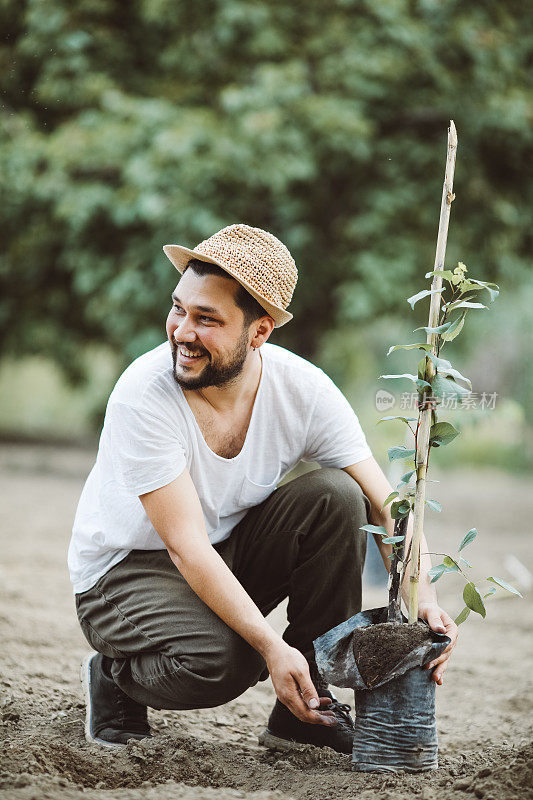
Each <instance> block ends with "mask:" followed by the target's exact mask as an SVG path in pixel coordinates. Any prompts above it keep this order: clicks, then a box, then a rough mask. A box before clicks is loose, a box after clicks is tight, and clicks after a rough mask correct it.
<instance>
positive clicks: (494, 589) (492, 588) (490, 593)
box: [483, 586, 498, 598]
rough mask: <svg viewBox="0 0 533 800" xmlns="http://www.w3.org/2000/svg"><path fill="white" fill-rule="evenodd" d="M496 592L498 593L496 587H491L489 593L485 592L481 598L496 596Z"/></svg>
mask: <svg viewBox="0 0 533 800" xmlns="http://www.w3.org/2000/svg"><path fill="white" fill-rule="evenodd" d="M497 591H498V590H497V589H496V587H495V586H491V587H490V589H489V591H488V592H486V593H485V594H484V595H483V598H485V597H492V595H493V594H496V592H497Z"/></svg>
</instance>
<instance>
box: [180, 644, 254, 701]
mask: <svg viewBox="0 0 533 800" xmlns="http://www.w3.org/2000/svg"><path fill="white" fill-rule="evenodd" d="M175 660H176V662H179V668H178V670H177V677H178V684H179V693H180V696H181V697H183V696H184V695H185V696H186V697H187V702H188V703H190V704H191V705H190V707H192V708H212V707H214V706H219V705H222V704H223V703H228V702H229V701H230V700H234V699H235V698H236V697H239V696H240V695H241V694H243V692H245V691H246V689H248V688H249V687H250V686H253V685H254V684H255V683H257V681H258V680H259V677H260V675H261V673H262V672H263V670H264V668H265V662H264V660H263V658H262V657H261V656H260V655H259V653H257V652H256V651H255V650H254V649H253V648H252V647H251V646H250V645H249V644H248V643H247V642H246V641H245V640H244V639H243V638H242V637H241V636H239V635H238V634H237V633H235V632H234V631H232V630H231V629H230V628H227V629H226V631H225V632H224V634H223V635H222V636H218V637H217V639H216V641H214V642H213V643H212V645H211V646H210V647H209V649H208V650H206V651H204V650H202V651H200V652H198V653H196V654H188V655H186V656H180V657H179V658H178V657H175Z"/></svg>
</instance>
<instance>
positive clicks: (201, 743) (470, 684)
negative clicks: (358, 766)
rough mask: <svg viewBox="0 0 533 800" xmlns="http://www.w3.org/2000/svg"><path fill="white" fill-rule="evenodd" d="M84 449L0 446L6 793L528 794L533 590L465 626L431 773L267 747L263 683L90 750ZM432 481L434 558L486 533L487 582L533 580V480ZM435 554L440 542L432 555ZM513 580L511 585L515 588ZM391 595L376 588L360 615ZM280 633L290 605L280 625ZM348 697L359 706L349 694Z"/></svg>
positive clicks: (442, 698) (443, 592) (478, 546)
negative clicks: (510, 561) (83, 614)
mask: <svg viewBox="0 0 533 800" xmlns="http://www.w3.org/2000/svg"><path fill="white" fill-rule="evenodd" d="M92 458H93V454H92V453H91V452H89V451H84V450H75V449H67V448H51V447H36V446H33V447H29V446H14V445H5V446H3V447H2V452H1V455H0V481H1V496H2V503H1V514H2V525H1V531H2V542H1V553H2V558H1V562H2V567H1V576H0V578H1V582H0V585H1V587H2V589H1V594H2V607H1V617H0V623H1V637H2V638H1V640H2V647H1V652H0V660H1V682H0V684H1V691H2V696H1V709H0V711H1V723H0V731H1V733H0V736H1V738H2V745H1V753H2V762H1V766H0V797H5V798H13V799H14V800H15V799H16V800H41V799H42V800H45V799H46V798H50V800H52V799H53V800H60V799H62V798H64V799H65V800H67V798H77V797H79V796H81V795H82V794H83V796H85V797H89V798H91V800H100V799H102V800H104V798H105V799H106V800H109V799H110V798H113V800H114V798H117V800H119V798H120V800H130V798H131V800H133V798H147V799H148V800H150V799H151V798H153V799H154V800H159V799H161V800H162V799H163V798H165V800H167V799H168V800H174V798H176V800H177V798H186V799H187V800H193V799H194V798H198V799H199V800H215V798H216V799H217V800H229V799H230V798H243V797H247V798H248V797H249V798H253V800H273V799H274V798H279V800H289V798H314V799H315V800H326V798H331V799H332V800H337V798H359V799H360V800H402V799H405V800H407V798H408V797H409V798H410V797H412V796H417V797H420V798H421V799H422V800H432V798H435V800H437V798H442V799H443V800H451V798H454V799H455V800H461V798H474V797H476V798H485V800H490V798H492V799H493V800H510V798H518V797H520V798H533V788H532V786H533V766H532V758H531V755H532V747H531V741H532V737H531V728H532V724H531V722H532V715H531V711H532V706H533V700H532V698H533V681H532V678H531V672H532V664H533V658H532V656H533V653H532V643H531V622H532V613H531V610H532V599H531V598H532V591H531V590H530V591H529V592H526V593H525V594H526V596H525V598H524V599H523V600H520V599H515V598H511V597H509V596H505V597H504V596H503V595H504V593H503V592H502V593H501V599H498V597H496V598H492V599H490V600H489V601H487V602H488V606H489V608H488V614H487V619H486V620H485V621H483V620H481V619H480V618H478V617H475V618H474V619H472V617H474V615H471V618H470V619H468V620H467V622H466V623H465V625H463V626H462V627H461V636H460V640H459V644H458V646H457V648H456V652H455V654H454V658H453V664H452V666H451V667H450V669H449V670H448V673H447V675H446V684H445V686H444V687H442V688H437V704H438V727H439V739H440V767H439V769H438V770H436V771H434V772H431V773H424V774H422V775H419V776H410V775H393V776H388V775H382V774H373V775H368V774H367V775H364V774H358V773H352V772H351V770H350V758H349V757H348V756H341V755H338V754H336V753H334V752H333V751H331V750H319V749H315V748H313V747H307V748H304V749H303V750H302V751H298V752H294V753H292V754H289V755H287V754H281V753H274V752H270V751H267V750H264V749H263V748H261V747H259V746H258V744H257V734H258V733H259V732H260V731H261V730H262V729H263V727H264V725H265V722H266V719H267V717H268V714H269V712H270V708H271V706H272V703H273V700H274V693H273V690H272V686H271V684H270V681H268V682H265V683H262V684H259V685H258V686H256V687H253V688H252V689H250V690H248V691H247V692H246V693H245V694H244V695H243V696H242V697H240V698H239V699H237V700H235V701H234V702H232V703H229V704H228V705H225V706H221V707H219V708H215V709H207V710H201V711H190V712H179V711H159V712H156V711H150V712H149V715H150V722H151V725H152V728H153V731H154V734H155V736H154V739H153V740H151V741H149V742H148V743H147V744H145V743H142V744H139V743H136V744H134V745H132V746H128V747H127V748H126V749H124V750H122V751H121V752H118V753H115V752H112V751H109V750H103V751H102V750H100V749H99V748H95V747H94V746H90V745H88V744H87V743H86V742H85V739H84V735H83V717H84V708H83V703H82V696H81V687H80V684H79V679H78V670H79V663H80V660H81V658H82V656H83V655H84V654H85V653H86V652H87V651H88V645H87V644H86V642H85V640H84V638H83V636H82V634H81V631H80V629H79V627H78V623H77V620H76V616H75V612H74V604H73V596H72V592H71V587H70V583H69V579H68V574H67V569H66V563H65V558H66V550H67V546H68V541H69V537H70V528H71V524H72V519H73V516H74V511H75V507H76V503H77V500H78V497H79V494H80V491H81V487H82V485H83V480H84V478H85V476H86V475H87V473H88V471H89V469H90V466H91V464H92ZM432 477H433V478H440V479H441V482H440V483H436V484H434V485H432V486H431V491H430V493H429V496H430V497H432V498H435V499H437V500H439V501H440V502H441V503H442V505H443V512H442V514H440V515H439V514H437V513H435V512H433V511H428V512H427V517H426V525H425V531H426V535H427V536H428V538H429V540H430V543H431V544H432V547H433V549H435V550H439V551H441V550H444V549H448V548H452V549H453V548H454V546H457V543H458V542H459V541H460V539H461V538H462V537H463V535H464V534H465V533H466V532H467V531H468V530H469V528H472V527H476V528H477V529H478V531H479V536H478V539H477V540H476V542H474V544H473V545H471V547H470V548H469V555H467V557H468V558H469V559H470V560H472V561H473V562H474V564H475V573H476V574H477V575H478V576H486V575H491V574H496V575H497V576H499V577H503V578H507V579H508V580H510V581H511V582H513V576H512V574H511V573H510V572H509V571H508V569H506V563H507V562H506V560H505V558H506V555H508V554H512V555H514V556H515V557H516V558H517V559H519V561H521V562H522V563H523V564H525V565H526V566H527V567H528V568H529V570H530V571H533V557H532V555H531V522H530V520H531V519H532V518H533V492H532V491H531V479H530V477H514V476H510V475H504V474H500V473H498V472H495V471H491V470H486V471H478V470H476V471H472V470H469V471H464V472H455V473H453V474H446V475H440V474H437V473H436V472H434V473H433V475H432ZM437 543H438V544H437ZM515 582H516V581H515ZM438 586H439V587H440V600H441V603H442V605H443V606H444V607H445V608H447V610H449V612H450V613H452V614H453V615H456V614H457V613H458V611H459V610H460V609H461V608H462V601H461V598H460V592H459V587H460V584H459V583H458V582H457V581H456V579H455V577H454V576H446V577H445V578H444V579H443V580H442V581H440V582H439V584H438ZM383 599H384V589H382V588H381V589H379V588H376V587H367V589H366V591H365V597H364V605H365V607H373V606H376V605H381V604H382V601H383ZM273 623H274V624H275V625H276V626H277V627H278V628H279V629H282V627H283V609H279V610H277V611H276V612H275V614H274V615H273ZM338 694H339V696H340V697H341V699H343V700H345V701H347V702H349V703H351V704H352V705H353V702H352V700H353V698H352V697H351V692H350V691H348V690H340V691H339V692H338Z"/></svg>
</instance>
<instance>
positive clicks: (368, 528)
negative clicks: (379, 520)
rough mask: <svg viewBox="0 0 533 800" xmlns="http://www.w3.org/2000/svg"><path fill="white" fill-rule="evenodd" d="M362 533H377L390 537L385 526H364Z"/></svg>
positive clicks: (361, 529)
mask: <svg viewBox="0 0 533 800" xmlns="http://www.w3.org/2000/svg"><path fill="white" fill-rule="evenodd" d="M359 530H360V531H368V533H377V534H379V535H380V536H388V535H389V532H388V530H387V529H386V528H384V527H383V525H362V526H361V527H360V528H359Z"/></svg>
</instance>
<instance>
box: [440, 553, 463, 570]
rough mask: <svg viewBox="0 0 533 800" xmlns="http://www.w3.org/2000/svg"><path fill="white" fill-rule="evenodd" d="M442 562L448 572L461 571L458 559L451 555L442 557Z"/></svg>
mask: <svg viewBox="0 0 533 800" xmlns="http://www.w3.org/2000/svg"><path fill="white" fill-rule="evenodd" d="M442 563H443V564H444V566H445V567H446V572H459V571H460V570H459V565H458V563H457V561H454V560H453V558H450V556H444V558H443V559H442Z"/></svg>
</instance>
